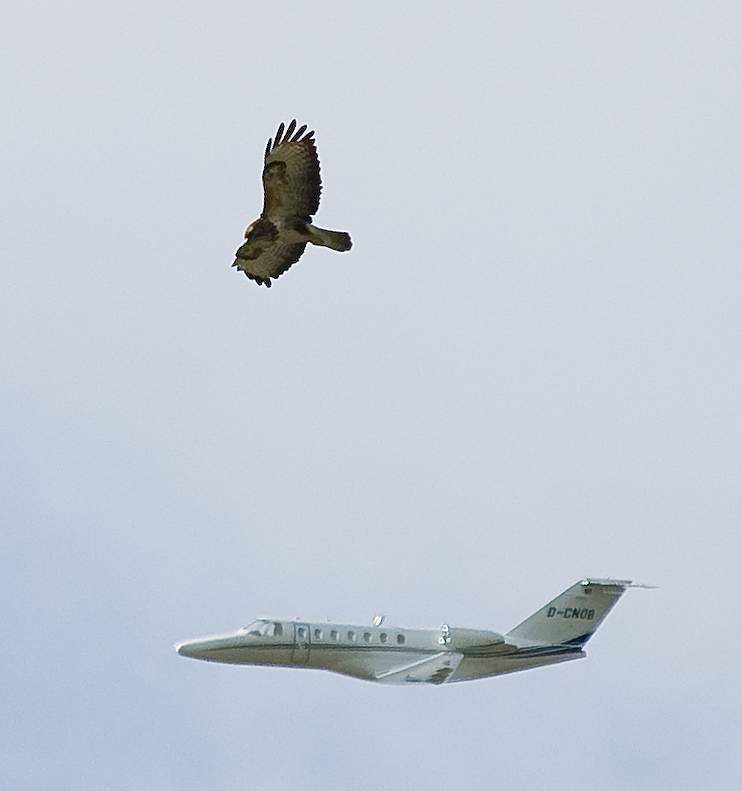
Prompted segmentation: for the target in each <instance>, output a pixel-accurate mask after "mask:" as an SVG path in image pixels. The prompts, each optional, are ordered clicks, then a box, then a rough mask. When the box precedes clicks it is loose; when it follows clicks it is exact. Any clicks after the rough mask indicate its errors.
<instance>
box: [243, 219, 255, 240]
mask: <svg viewBox="0 0 742 791" xmlns="http://www.w3.org/2000/svg"><path fill="white" fill-rule="evenodd" d="M256 223H257V220H256V221H255V222H251V223H250V225H248V226H247V230H246V231H245V239H248V238H249V236H250V234H251V233H252V232H253V230H254V228H255V224H256Z"/></svg>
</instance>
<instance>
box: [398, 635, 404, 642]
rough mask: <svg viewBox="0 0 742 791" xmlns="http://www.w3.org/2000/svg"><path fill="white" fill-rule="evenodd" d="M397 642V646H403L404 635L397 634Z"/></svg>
mask: <svg viewBox="0 0 742 791" xmlns="http://www.w3.org/2000/svg"><path fill="white" fill-rule="evenodd" d="M397 642H398V643H399V645H404V635H403V634H398V635H397Z"/></svg>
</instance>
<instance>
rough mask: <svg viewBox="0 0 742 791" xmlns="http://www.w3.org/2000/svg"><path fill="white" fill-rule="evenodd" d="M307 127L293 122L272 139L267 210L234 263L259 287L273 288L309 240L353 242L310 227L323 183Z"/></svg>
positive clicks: (337, 244) (340, 245)
mask: <svg viewBox="0 0 742 791" xmlns="http://www.w3.org/2000/svg"><path fill="white" fill-rule="evenodd" d="M306 129H307V127H306V126H302V127H300V128H299V129H296V121H295V120H294V121H292V122H291V123H290V124H289V125H288V127H287V128H286V131H285V133H284V126H283V124H281V125H280V126H279V127H278V131H277V132H276V138H275V140H268V145H267V146H266V149H265V167H264V168H263V192H264V199H263V213H262V214H261V215H260V217H258V219H257V220H255V222H254V223H252V224H251V225H249V226H248V228H247V230H246V231H245V240H246V241H245V243H244V244H243V245H242V247H240V249H239V250H238V251H237V260H236V261H235V262H234V264H232V266H236V267H237V268H238V269H241V270H242V271H243V272H244V273H245V274H246V275H247V276H248V277H249V278H250V279H251V280H254V281H255V282H256V283H257V284H258V285H261V284H262V285H264V286H268V287H269V288H270V285H271V278H272V277H273V278H276V277H278V276H279V275H281V274H282V273H283V272H285V271H286V270H287V269H288V268H289V267H290V266H291V265H292V264H295V263H296V262H297V261H298V260H299V258H300V256H301V254H302V253H303V252H304V248H305V247H306V246H307V242H311V243H312V244H316V245H320V246H321V247H331V248H332V249H333V250H338V251H339V252H343V251H345V250H350V248H351V244H352V243H351V241H350V236H349V235H348V234H347V233H344V232H342V231H326V230H323V229H322V228H318V227H317V226H316V225H312V215H313V214H315V213H316V211H317V209H318V208H319V195H320V191H321V189H322V187H321V184H322V182H321V181H320V177H319V159H318V158H317V149H316V148H315V146H314V132H307V131H306ZM295 130H296V131H295ZM305 132H306V134H305Z"/></svg>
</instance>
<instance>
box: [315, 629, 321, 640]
mask: <svg viewBox="0 0 742 791" xmlns="http://www.w3.org/2000/svg"><path fill="white" fill-rule="evenodd" d="M314 639H315V640H321V639H322V630H321V629H315V630H314Z"/></svg>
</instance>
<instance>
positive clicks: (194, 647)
mask: <svg viewBox="0 0 742 791" xmlns="http://www.w3.org/2000/svg"><path fill="white" fill-rule="evenodd" d="M200 642H201V641H200V640H182V641H181V642H179V643H175V645H174V646H173V648H174V649H175V650H176V651H177V652H178V653H179V654H180V655H181V656H190V657H193V658H194V659H198V658H199V657H200V656H201V652H200V651H199V650H198V648H199V643H200Z"/></svg>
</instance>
